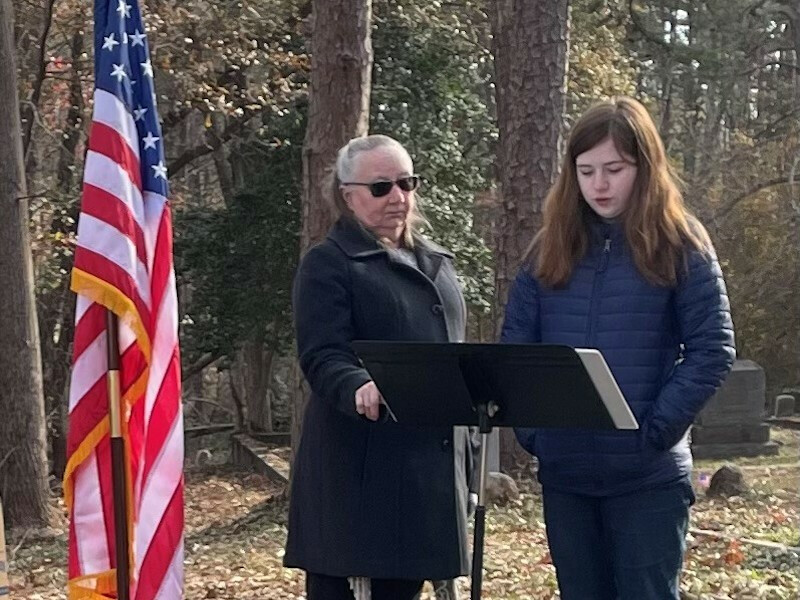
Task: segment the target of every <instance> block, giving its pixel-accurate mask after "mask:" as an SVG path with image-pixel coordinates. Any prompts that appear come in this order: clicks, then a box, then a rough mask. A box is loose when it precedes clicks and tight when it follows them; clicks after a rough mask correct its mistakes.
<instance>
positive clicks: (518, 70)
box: [491, 0, 569, 469]
mask: <svg viewBox="0 0 800 600" xmlns="http://www.w3.org/2000/svg"><path fill="white" fill-rule="evenodd" d="M491 19H492V34H493V42H494V43H493V46H494V47H493V51H494V68H495V90H496V92H495V94H496V102H497V123H498V127H499V131H500V138H499V143H498V147H497V168H498V171H499V178H500V191H501V199H500V202H501V207H502V209H501V210H500V214H499V226H498V236H497V246H496V248H495V256H496V260H497V264H496V271H495V327H496V328H497V329H499V326H500V324H501V322H502V314H503V312H504V308H505V304H506V300H507V298H508V290H509V287H510V285H511V282H512V281H513V279H514V277H515V275H516V272H517V269H519V266H520V261H521V259H522V255H523V253H524V251H525V248H526V247H527V246H528V244H529V243H530V241H531V239H532V238H533V235H534V233H536V231H537V230H538V228H539V227H540V225H541V204H542V200H543V199H544V196H545V194H546V193H547V190H548V189H549V187H550V186H551V185H552V183H553V181H554V180H555V177H556V174H557V172H558V161H559V154H560V146H561V144H560V140H561V129H562V122H563V118H564V111H565V109H566V74H567V56H568V52H569V2H568V0H527V1H525V2H519V1H515V0H495V1H494V2H493V3H492V6H491ZM506 433H507V432H506ZM516 447H517V445H516V442H515V440H514V436H513V435H508V434H506V435H501V445H500V462H501V466H502V467H503V468H506V469H507V468H509V467H510V466H511V464H513V462H514V455H515V453H516V450H515V448H516Z"/></svg>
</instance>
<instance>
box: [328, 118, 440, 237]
mask: <svg viewBox="0 0 800 600" xmlns="http://www.w3.org/2000/svg"><path fill="white" fill-rule="evenodd" d="M376 148H394V149H395V150H397V151H398V153H399V154H400V155H401V156H405V157H407V158H408V162H409V164H410V165H411V168H412V170H413V168H414V162H413V161H412V160H411V155H410V154H409V153H408V150H406V149H405V148H404V147H403V145H402V144H401V143H400V142H398V141H397V140H396V139H394V138H391V137H389V136H388V135H380V134H375V135H366V136H363V137H357V138H353V139H352V140H350V141H349V142H347V143H346V144H345V145H344V146H342V148H340V149H339V152H338V153H337V155H336V164H335V166H334V168H333V169H332V173H331V183H332V185H331V201H332V204H333V208H334V210H335V211H336V213H337V215H338V216H340V217H341V216H347V217H353V212H352V211H351V210H350V207H349V206H347V202H346V201H345V199H344V194H342V189H341V187H342V182H345V181H347V182H350V181H352V180H353V179H352V178H353V171H354V169H355V165H356V160H357V157H358V155H359V154H362V153H364V152H369V151H370V150H375V149H376ZM425 222H426V221H425V218H424V217H423V216H422V213H420V211H419V208H418V207H417V205H416V203H415V204H414V207H413V208H412V211H411V214H410V215H409V216H408V221H407V222H406V231H405V234H404V236H403V237H404V242H405V245H406V246H407V247H409V248H410V247H412V246H413V245H414V241H413V234H414V233H415V231H416V228H417V227H418V226H419V225H420V224H421V223H425Z"/></svg>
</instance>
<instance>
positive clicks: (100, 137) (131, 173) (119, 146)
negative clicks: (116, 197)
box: [89, 121, 142, 190]
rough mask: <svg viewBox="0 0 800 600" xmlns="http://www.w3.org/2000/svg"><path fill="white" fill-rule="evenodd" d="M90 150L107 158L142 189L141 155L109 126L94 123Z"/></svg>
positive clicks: (90, 136) (138, 188) (137, 187)
mask: <svg viewBox="0 0 800 600" xmlns="http://www.w3.org/2000/svg"><path fill="white" fill-rule="evenodd" d="M89 150H90V151H92V152H96V153H97V154H99V155H102V156H105V157H106V158H108V159H110V160H111V161H112V162H113V163H116V164H117V165H119V167H120V169H121V170H122V171H124V172H125V174H126V175H127V176H128V178H129V179H130V180H131V182H132V183H133V185H135V186H136V189H137V190H141V189H142V170H141V167H140V166H139V155H138V154H135V153H134V151H133V150H132V149H131V147H130V146H129V145H128V144H127V142H126V140H125V139H124V138H123V137H122V136H121V135H119V133H117V131H116V130H115V129H113V128H111V127H109V126H108V125H105V124H103V123H98V122H97V121H95V122H94V123H92V132H91V134H90V135H89Z"/></svg>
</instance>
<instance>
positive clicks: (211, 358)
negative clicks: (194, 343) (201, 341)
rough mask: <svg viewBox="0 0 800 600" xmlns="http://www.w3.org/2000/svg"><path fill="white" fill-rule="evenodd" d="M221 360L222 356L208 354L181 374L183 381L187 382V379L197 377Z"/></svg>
mask: <svg viewBox="0 0 800 600" xmlns="http://www.w3.org/2000/svg"><path fill="white" fill-rule="evenodd" d="M219 358H221V355H219V354H214V353H212V352H206V353H205V354H203V356H201V357H200V358H198V359H197V360H196V361H194V363H192V364H191V365H189V367H187V368H186V369H185V370H184V371H183V372H182V373H181V381H182V382H183V381H186V380H187V379H190V378H191V377H193V376H195V375H197V374H198V373H199V372H200V371H202V370H203V369H205V368H206V367H208V366H210V365H211V364H213V363H214V362H216V361H217V359H219Z"/></svg>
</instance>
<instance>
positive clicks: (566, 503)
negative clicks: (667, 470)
mask: <svg viewBox="0 0 800 600" xmlns="http://www.w3.org/2000/svg"><path fill="white" fill-rule="evenodd" d="M694 499H695V498H694V492H693V491H692V487H691V484H690V483H689V482H688V481H682V482H680V483H677V484H672V485H668V486H665V487H660V488H654V489H648V490H644V491H639V492H634V493H630V494H625V495H622V496H613V497H593V496H581V495H577V494H565V493H561V492H557V491H552V490H548V489H546V488H545V489H544V490H543V502H544V519H545V525H546V527H547V541H548V544H549V545H550V555H551V556H552V558H553V564H554V565H555V567H556V576H557V578H558V587H559V589H560V591H561V598H562V599H563V600H673V599H674V600H678V598H679V586H678V584H679V579H680V571H681V566H682V564H683V556H684V553H685V551H686V531H687V529H688V526H689V507H690V506H691V505H692V504H693V503H694Z"/></svg>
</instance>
